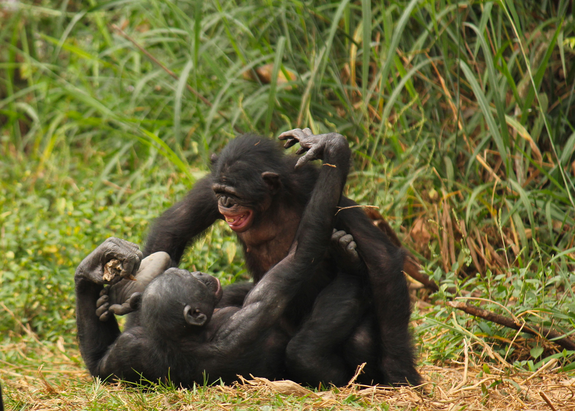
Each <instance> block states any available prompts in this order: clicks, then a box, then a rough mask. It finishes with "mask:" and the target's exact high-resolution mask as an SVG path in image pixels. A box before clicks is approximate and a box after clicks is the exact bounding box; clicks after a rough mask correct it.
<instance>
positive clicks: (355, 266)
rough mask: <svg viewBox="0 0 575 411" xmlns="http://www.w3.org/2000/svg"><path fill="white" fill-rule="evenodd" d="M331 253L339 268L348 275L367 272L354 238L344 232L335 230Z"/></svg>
mask: <svg viewBox="0 0 575 411" xmlns="http://www.w3.org/2000/svg"><path fill="white" fill-rule="evenodd" d="M331 252H332V257H333V258H334V259H335V261H336V263H337V266H338V268H339V269H340V270H341V271H342V272H344V273H346V274H358V273H360V272H365V270H367V267H366V265H365V263H364V262H363V259H362V258H361V257H360V256H359V253H358V252H357V244H356V243H355V241H354V239H353V236H352V235H351V234H348V233H347V232H345V231H343V230H339V231H337V230H336V229H335V228H334V229H333V234H332V235H331Z"/></svg>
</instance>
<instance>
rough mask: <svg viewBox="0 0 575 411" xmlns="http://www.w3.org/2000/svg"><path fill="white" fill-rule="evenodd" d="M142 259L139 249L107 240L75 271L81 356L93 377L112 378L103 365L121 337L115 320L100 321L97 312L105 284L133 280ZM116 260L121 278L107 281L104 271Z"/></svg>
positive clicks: (77, 323) (119, 240)
mask: <svg viewBox="0 0 575 411" xmlns="http://www.w3.org/2000/svg"><path fill="white" fill-rule="evenodd" d="M141 258H142V253H141V252H140V250H139V249H138V246H137V245H135V244H132V243H130V242H128V241H124V240H121V239H119V238H108V239H107V240H106V241H104V242H103V243H102V244H100V245H99V246H98V248H96V249H95V250H94V251H92V253H90V255H88V256H87V257H86V258H85V259H84V260H83V261H82V262H81V263H80V265H79V266H78V268H77V269H76V274H75V276H74V281H75V283H76V325H77V327H78V339H79V344H80V352H81V353H82V357H83V358H84V361H85V362H86V365H87V367H88V370H89V371H90V374H92V375H94V376H100V377H102V378H106V377H107V376H108V375H110V374H111V373H105V372H102V371H103V370H102V364H103V363H104V362H105V358H106V357H107V356H108V349H109V347H110V346H111V345H112V344H114V342H115V341H116V340H117V338H118V336H119V335H120V329H119V327H118V323H117V322H116V319H115V317H114V316H111V318H109V319H108V320H107V321H100V319H99V318H98V316H97V315H96V312H95V307H96V301H97V300H98V298H99V296H100V291H101V290H102V288H103V287H104V284H105V283H107V282H110V281H112V282H113V281H114V280H119V279H121V278H122V277H130V276H133V275H134V274H135V273H136V272H137V271H138V267H139V266H140V260H141ZM114 259H115V260H118V261H119V262H120V263H121V272H120V277H116V278H112V279H108V280H105V279H104V277H105V275H104V273H105V269H104V267H105V266H106V264H107V263H108V262H110V261H111V260H114ZM128 370H129V369H128ZM117 375H121V373H117Z"/></svg>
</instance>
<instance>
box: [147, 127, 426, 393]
mask: <svg viewBox="0 0 575 411" xmlns="http://www.w3.org/2000/svg"><path fill="white" fill-rule="evenodd" d="M296 162H297V157H293V156H286V155H284V154H283V152H282V150H281V149H280V148H279V146H278V145H277V144H276V143H275V142H274V141H270V140H268V139H266V138H263V137H258V136H254V135H247V136H239V137H237V138H236V139H235V140H233V141H231V142H230V143H229V144H228V146H226V147H225V148H224V150H223V151H222V152H221V154H220V156H219V158H217V159H216V161H215V164H214V167H213V171H212V172H211V173H210V174H209V175H208V176H206V177H205V178H203V179H202V180H200V181H198V182H197V183H196V185H195V186H194V188H193V189H192V190H191V191H190V192H189V193H188V195H187V196H186V198H185V199H184V200H183V201H181V202H179V203H177V204H176V205H174V206H173V207H172V208H170V209H169V210H167V211H166V212H165V213H164V214H163V215H162V216H161V217H160V218H158V219H157V220H156V222H155V223H154V225H153V227H152V229H151V231H150V233H149V235H148V240H147V243H146V247H145V250H144V254H145V255H148V254H150V253H153V252H156V251H166V252H167V253H169V254H170V256H171V257H172V260H173V263H174V265H177V264H179V262H180V259H181V256H182V253H183V251H184V250H185V248H186V247H187V246H188V245H190V244H191V243H192V242H193V241H194V240H195V239H196V238H197V237H198V236H199V235H201V234H202V232H203V231H204V230H205V229H206V228H207V227H209V226H210V225H211V224H212V223H213V222H214V221H215V220H216V219H218V218H220V219H221V218H223V215H222V214H221V213H220V212H219V210H218V197H217V196H216V195H215V193H214V191H213V190H212V186H214V184H216V185H225V186H229V187H233V189H234V190H235V195H234V196H231V197H226V198H225V200H224V201H225V203H226V204H227V203H228V202H231V203H237V204H239V205H240V206H242V207H245V208H248V209H251V208H254V209H255V210H256V211H255V213H256V218H255V220H256V222H255V223H254V225H253V226H252V228H250V230H248V231H247V232H244V233H238V238H239V240H240V242H241V244H242V245H243V248H244V252H245V258H246V264H247V267H248V269H249V271H250V273H251V274H252V276H253V278H254V281H255V282H256V283H257V282H258V281H259V280H260V279H261V278H262V277H264V274H265V273H266V272H267V271H268V270H269V269H270V268H271V267H273V265H274V264H276V263H277V262H278V261H280V260H281V259H282V258H283V257H284V256H285V255H287V252H288V249H289V246H290V245H291V243H292V239H293V237H294V235H295V230H296V228H297V225H298V223H299V217H300V216H301V215H302V212H303V209H304V207H305V204H306V203H307V201H308V199H309V196H310V193H311V191H312V189H313V187H314V186H315V183H316V181H317V176H318V168H317V167H314V166H313V165H311V164H306V165H305V166H304V167H301V168H298V169H294V166H295V164H296ZM265 172H272V173H275V174H277V175H278V176H279V179H278V180H279V183H277V184H273V183H272V184H271V188H270V184H266V181H265V180H264V179H263V178H262V173H265ZM276 186H277V187H276ZM219 196H220V197H219V198H220V201H221V198H222V195H221V194H220V195H219ZM224 197H225V196H224ZM262 204H264V205H267V208H266V209H264V210H260V209H258V207H260V206H261V205H262ZM340 206H341V207H350V208H346V209H344V210H341V211H340V212H339V213H338V214H337V216H336V219H335V227H336V228H337V229H341V230H345V231H347V232H348V233H350V234H352V235H353V237H354V239H355V241H356V243H357V245H358V250H359V252H360V254H361V257H362V258H363V259H364V261H365V263H366V265H367V272H363V273H361V272H352V273H348V274H354V275H357V276H363V277H364V279H365V280H364V284H365V285H364V287H363V289H362V293H363V294H364V295H365V298H366V301H367V309H366V310H365V313H366V314H365V315H364V314H362V317H361V318H363V317H365V318H366V319H364V320H363V322H362V326H361V327H359V328H358V330H364V331H365V330H369V332H368V333H364V334H365V335H369V341H367V337H366V338H356V337H357V335H356V336H355V337H354V338H350V341H356V346H357V347H356V349H357V350H360V351H358V352H356V353H354V351H353V350H352V349H351V348H350V344H348V345H347V347H348V348H347V349H346V352H347V354H346V357H347V358H350V360H349V367H352V366H353V365H354V364H356V363H357V361H359V360H358V359H357V358H369V360H370V361H369V364H368V366H367V367H366V369H365V370H366V374H364V377H365V381H369V382H376V383H383V384H405V383H406V382H409V383H411V384H418V383H420V381H421V380H420V376H419V374H418V373H417V371H416V369H415V359H414V353H413V347H412V342H411V336H410V333H409V319H410V312H411V311H410V299H409V294H408V287H407V282H406V280H405V276H404V274H403V265H404V257H405V255H404V250H403V249H402V248H401V247H399V246H397V245H396V244H394V243H393V242H392V240H391V239H390V238H389V237H388V236H387V235H386V234H385V233H383V232H382V231H380V230H379V229H378V228H377V227H375V226H374V225H373V223H372V221H371V220H370V219H369V217H368V216H367V215H366V214H365V213H364V211H363V210H362V209H361V208H359V207H355V206H357V204H356V203H355V202H353V201H352V200H350V199H348V198H346V197H342V198H341V201H340ZM260 208H261V207H260ZM326 217H328V216H322V217H321V218H326ZM274 230H277V231H278V232H279V234H278V233H276V232H275V231H274ZM269 231H271V234H270V233H269ZM338 271H339V269H338V266H337V263H336V260H335V259H334V258H333V255H332V256H330V255H329V253H326V255H325V258H324V259H323V261H322V264H321V265H320V266H318V269H317V270H316V272H315V273H314V275H313V276H309V278H308V279H307V280H306V285H305V286H304V287H303V288H302V290H301V291H300V293H299V294H298V295H297V296H296V297H295V298H294V300H292V301H291V302H290V304H289V307H288V309H287V311H286V315H285V316H284V320H285V321H284V327H285V328H286V329H287V330H288V331H289V333H290V334H291V335H294V334H295V333H296V332H297V330H299V329H300V327H301V326H302V320H303V319H305V318H307V316H309V315H310V313H311V312H312V306H313V303H314V301H315V299H316V297H317V296H318V295H319V293H320V292H321V291H322V290H323V289H324V288H325V287H326V286H327V285H328V284H329V283H330V282H331V281H332V280H333V279H334V278H335V276H336V273H337V272H338ZM336 290H337V288H336ZM247 291H249V285H248V286H240V287H237V288H232V289H230V290H226V291H225V292H224V299H225V301H235V304H237V302H239V301H241V300H242V296H243V293H244V292H247ZM332 297H333V299H334V300H335V301H339V300H340V299H342V298H343V299H346V297H345V294H344V293H342V292H340V291H337V292H334V294H333V296H332ZM328 300H329V299H328ZM351 300H352V301H353V298H352V299H351ZM326 304H327V303H326ZM328 305H329V304H328ZM319 312H322V311H321V310H320V311H319ZM326 312H328V311H326ZM324 318H325V321H329V317H324ZM351 322H352V323H353V321H351ZM355 323H357V321H355ZM319 334H320V333H312V334H311V336H312V338H310V339H308V340H307V341H308V342H309V343H308V344H309V345H308V347H301V345H302V344H304V343H303V341H304V340H303V339H296V340H294V342H293V343H292V344H291V347H292V349H291V350H290V352H291V353H293V352H295V351H296V350H295V349H294V348H293V347H298V345H299V346H300V349H301V350H302V351H305V350H310V349H311V350H312V351H313V350H315V349H316V348H317V349H321V347H323V346H324V344H326V343H325V341H324V340H325V339H326V338H325V337H327V335H328V334H326V335H325V336H322V335H319ZM347 337H349V334H348V335H347ZM315 340H317V341H315ZM343 340H345V338H344V337H337V338H336V339H335V340H334V341H339V342H340V344H338V347H341V346H342V343H341V341H343ZM329 347H331V345H329ZM329 347H328V348H329ZM362 347H365V348H364V349H363V350H362ZM329 349H331V348H329ZM342 355H343V354H342ZM356 357H357V358H356ZM302 364H304V365H305V364H306V361H305V360H304V361H302ZM296 368H297V367H296ZM349 372H351V373H352V375H353V370H352V371H349ZM301 375H303V377H302V378H303V379H305V378H307V377H305V373H301ZM350 377H351V375H350ZM298 379H300V380H301V378H298ZM310 381H313V378H310ZM310 381H307V382H310Z"/></svg>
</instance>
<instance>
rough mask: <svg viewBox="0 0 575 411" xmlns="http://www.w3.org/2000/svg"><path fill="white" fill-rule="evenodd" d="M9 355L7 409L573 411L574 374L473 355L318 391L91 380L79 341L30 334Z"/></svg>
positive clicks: (4, 374)
mask: <svg viewBox="0 0 575 411" xmlns="http://www.w3.org/2000/svg"><path fill="white" fill-rule="evenodd" d="M463 351H464V350H463V349H462V355H464V354H463ZM9 352H10V353H12V354H14V353H18V354H17V355H16V356H17V357H18V358H17V359H16V358H15V360H16V361H17V362H15V363H12V362H10V361H2V370H1V371H0V377H1V378H2V383H3V386H4V396H5V402H6V405H7V409H8V410H11V409H22V410H78V409H89V410H92V409H126V410H144V409H146V410H147V409H162V410H192V409H193V410H197V409H224V410H233V409H254V408H255V409H294V408H297V409H304V410H311V409H337V410H347V409H358V408H365V409H418V410H462V409H466V410H573V409H575V378H573V377H570V376H568V375H567V374H564V373H558V372H557V369H554V366H553V365H551V366H549V367H547V368H546V369H543V370H540V371H538V372H535V373H526V372H516V371H514V370H512V369H508V370H503V369H496V368H494V367H493V365H491V368H487V367H485V366H478V365H474V362H473V361H472V360H470V359H469V357H470V356H467V360H464V361H463V363H461V364H458V363H452V364H444V365H443V366H432V365H424V366H422V367H421V373H422V374H423V376H424V378H425V380H426V383H425V384H424V385H423V386H422V387H418V388H410V387H401V388H385V387H369V386H362V385H356V384H350V385H349V386H347V387H345V388H341V389H336V388H332V389H331V390H328V391H312V390H309V389H307V388H304V387H301V386H299V385H298V384H295V383H292V382H288V381H279V382H272V381H268V380H266V379H260V378H256V379H252V380H242V381H241V382H239V383H237V384H236V385H235V386H212V387H197V388H196V389H193V390H176V389H173V388H171V387H164V386H159V387H157V388H155V389H153V390H146V389H141V388H132V387H127V386H126V385H122V384H104V385H103V384H100V383H99V382H97V381H93V380H92V379H91V378H90V377H89V376H88V374H87V372H86V371H85V369H84V368H83V364H82V361H81V358H80V356H79V352H78V350H77V348H76V347H75V346H74V345H69V346H67V347H64V346H63V344H53V345H49V344H46V343H43V342H38V341H37V340H35V339H33V338H31V337H30V336H28V337H26V339H23V340H22V341H21V342H20V343H17V344H8V345H4V346H3V347H2V354H8V353H9ZM3 357H6V356H3ZM388 407H389V408H388Z"/></svg>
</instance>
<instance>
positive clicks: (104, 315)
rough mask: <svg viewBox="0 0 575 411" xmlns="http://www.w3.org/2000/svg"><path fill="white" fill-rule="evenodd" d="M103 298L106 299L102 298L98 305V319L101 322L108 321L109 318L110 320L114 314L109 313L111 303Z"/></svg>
mask: <svg viewBox="0 0 575 411" xmlns="http://www.w3.org/2000/svg"><path fill="white" fill-rule="evenodd" d="M106 297H107V296H106ZM103 298H104V297H100V298H99V299H98V302H97V303H96V305H97V308H96V317H98V318H99V319H100V321H108V318H110V315H112V313H111V312H110V311H109V309H110V303H109V302H108V300H107V299H106V300H103Z"/></svg>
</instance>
